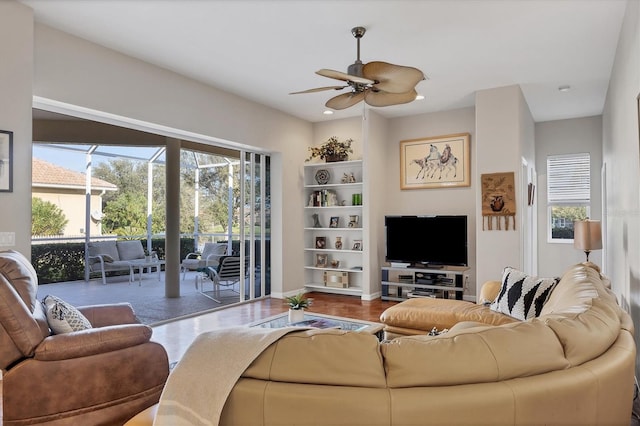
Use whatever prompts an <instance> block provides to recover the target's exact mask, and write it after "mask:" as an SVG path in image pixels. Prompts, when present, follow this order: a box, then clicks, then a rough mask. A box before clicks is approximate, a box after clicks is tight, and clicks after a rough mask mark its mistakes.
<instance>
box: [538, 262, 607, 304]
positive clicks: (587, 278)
mask: <svg viewBox="0 0 640 426" xmlns="http://www.w3.org/2000/svg"><path fill="white" fill-rule="evenodd" d="M595 284H599V287H600V288H601V289H602V291H601V292H600V293H599V292H598V288H596V285H595ZM598 295H600V296H605V297H606V298H608V299H611V297H610V296H609V295H607V294H606V291H605V290H604V286H603V285H602V281H601V279H600V274H599V273H598V272H597V271H596V270H595V269H593V268H589V267H586V266H585V265H581V264H576V265H573V266H572V267H570V268H568V269H567V270H566V271H565V273H564V274H563V275H562V279H561V280H560V282H559V283H558V285H557V286H556V288H555V289H554V290H553V292H552V293H551V296H549V300H547V303H545V305H544V307H543V308H542V312H541V313H540V315H549V314H575V313H580V312H584V311H586V310H587V309H589V308H590V307H591V300H593V299H594V298H596V297H598Z"/></svg>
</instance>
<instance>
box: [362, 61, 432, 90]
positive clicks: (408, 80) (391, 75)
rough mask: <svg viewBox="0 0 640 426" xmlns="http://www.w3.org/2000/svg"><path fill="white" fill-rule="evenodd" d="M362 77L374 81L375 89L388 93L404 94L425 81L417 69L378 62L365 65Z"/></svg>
mask: <svg viewBox="0 0 640 426" xmlns="http://www.w3.org/2000/svg"><path fill="white" fill-rule="evenodd" d="M362 75H364V76H365V77H366V78H369V79H372V80H375V81H376V82H377V83H376V84H375V87H376V89H380V90H382V91H385V92H389V93H406V92H408V91H409V90H411V89H413V88H414V87H416V85H417V84H418V83H419V82H420V81H422V80H425V76H424V74H423V73H422V71H420V70H419V69H417V68H414V67H405V66H402V65H394V64H390V63H387V62H380V61H376V62H369V63H368V64H365V65H364V67H363V68H362Z"/></svg>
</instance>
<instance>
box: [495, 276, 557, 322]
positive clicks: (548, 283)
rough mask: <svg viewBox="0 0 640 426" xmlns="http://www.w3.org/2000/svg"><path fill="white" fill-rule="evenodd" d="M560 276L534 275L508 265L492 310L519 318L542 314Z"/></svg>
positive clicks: (525, 318)
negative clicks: (543, 276)
mask: <svg viewBox="0 0 640 426" xmlns="http://www.w3.org/2000/svg"><path fill="white" fill-rule="evenodd" d="M559 281H560V278H539V277H532V276H530V275H527V274H525V273H524V272H521V271H518V270H516V269H513V268H510V267H507V268H504V271H503V272H502V285H501V286H500V292H499V293H498V297H496V300H494V302H493V303H492V304H491V310H492V311H496V312H500V313H503V314H505V315H509V316H511V317H513V318H516V319H519V320H522V321H524V320H528V319H531V318H535V317H537V316H539V315H540V311H541V310H542V307H543V306H544V304H545V302H546V301H547V300H548V299H549V295H550V294H551V292H552V291H553V289H554V288H555V286H556V284H558V282H559Z"/></svg>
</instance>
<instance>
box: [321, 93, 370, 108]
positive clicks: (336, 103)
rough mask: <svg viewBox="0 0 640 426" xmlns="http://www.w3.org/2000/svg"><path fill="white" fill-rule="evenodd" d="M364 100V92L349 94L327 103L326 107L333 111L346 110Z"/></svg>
mask: <svg viewBox="0 0 640 426" xmlns="http://www.w3.org/2000/svg"><path fill="white" fill-rule="evenodd" d="M363 99H364V92H349V93H344V94H342V95H338V96H336V97H334V98H331V99H329V100H328V101H327V103H326V104H325V106H326V107H327V108H331V109H346V108H349V107H350V106H353V105H355V104H357V103H358V102H360V101H361V100H363Z"/></svg>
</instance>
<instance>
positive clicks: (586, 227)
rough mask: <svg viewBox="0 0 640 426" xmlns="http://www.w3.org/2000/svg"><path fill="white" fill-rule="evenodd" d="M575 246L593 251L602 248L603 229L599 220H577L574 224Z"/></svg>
mask: <svg viewBox="0 0 640 426" xmlns="http://www.w3.org/2000/svg"><path fill="white" fill-rule="evenodd" d="M573 246H574V247H575V248H577V249H579V250H584V251H591V250H600V249H601V248H602V228H601V227H600V221H599V220H589V219H586V220H577V221H575V222H574V223H573Z"/></svg>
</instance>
